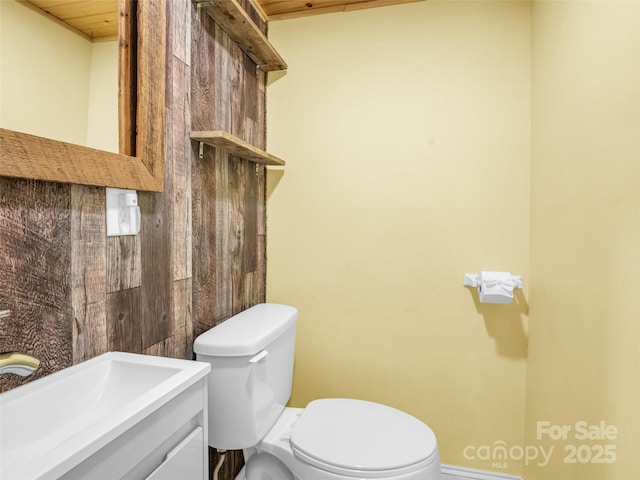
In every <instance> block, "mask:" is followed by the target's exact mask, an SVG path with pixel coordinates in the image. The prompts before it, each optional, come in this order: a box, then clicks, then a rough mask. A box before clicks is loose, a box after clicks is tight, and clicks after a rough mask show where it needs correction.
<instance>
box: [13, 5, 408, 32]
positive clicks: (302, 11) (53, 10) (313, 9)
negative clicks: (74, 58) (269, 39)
mask: <svg viewBox="0 0 640 480" xmlns="http://www.w3.org/2000/svg"><path fill="white" fill-rule="evenodd" d="M0 1H2V0H0ZM17 1H18V2H20V3H21V4H23V5H25V6H27V7H29V8H31V9H33V10H36V11H38V12H39V13H43V12H44V14H45V15H46V16H48V17H49V18H51V19H52V20H53V21H55V22H57V23H60V24H62V25H63V26H65V28H68V29H70V30H72V31H74V32H76V33H78V34H79V35H81V36H82V37H84V38H86V39H87V40H89V41H91V42H100V41H107V40H115V39H116V38H117V37H118V0H17ZM169 1H178V0H169ZM250 1H251V2H252V3H253V4H254V5H256V6H257V8H258V10H261V13H262V14H263V16H264V17H265V18H266V19H268V20H277V19H284V18H294V17H301V16H305V15H318V14H322V13H331V12H345V11H351V10H359V9H362V8H372V7H381V6H384V5H395V4H398V3H410V2H416V1H420V0H250Z"/></svg>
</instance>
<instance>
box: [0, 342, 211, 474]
mask: <svg viewBox="0 0 640 480" xmlns="http://www.w3.org/2000/svg"><path fill="white" fill-rule="evenodd" d="M209 371H210V366H209V365H208V364H205V363H201V362H193V361H189V360H179V359H171V358H163V357H152V356H147V355H137V354H131V353H120V352H112V353H106V354H104V355H101V356H99V357H96V358H93V359H91V360H88V361H86V362H83V363H80V364H78V365H74V366H72V367H70V368H66V369H64V370H62V371H60V372H56V373H54V374H52V375H49V376H47V377H44V378H42V379H39V380H36V381H34V382H32V383H29V384H26V385H24V386H22V387H18V388H16V389H14V390H10V391H8V392H6V393H3V394H1V395H0V478H2V479H3V480H25V479H30V480H36V479H42V480H44V479H59V478H60V479H65V480H71V479H87V478H91V479H104V480H112V479H114V478H119V479H148V480H164V479H176V478H180V479H184V480H192V479H193V480H196V479H197V480H203V479H206V478H207V476H208V446H207V443H208V435H207V428H206V425H207V375H208V373H209Z"/></svg>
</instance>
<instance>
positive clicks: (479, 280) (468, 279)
mask: <svg viewBox="0 0 640 480" xmlns="http://www.w3.org/2000/svg"><path fill="white" fill-rule="evenodd" d="M464 286H465V287H476V288H477V289H478V299H479V300H480V303H502V304H506V303H511V301H512V300H513V290H514V289H516V288H522V276H520V275H511V273H509V272H485V271H482V272H480V273H465V274H464Z"/></svg>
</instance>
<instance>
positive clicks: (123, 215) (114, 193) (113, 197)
mask: <svg viewBox="0 0 640 480" xmlns="http://www.w3.org/2000/svg"><path fill="white" fill-rule="evenodd" d="M139 232H140V207H139V206H138V194H137V193H136V191H135V190H125V189H122V188H107V236H108V237H116V236H120V235H137V234H138V233H139Z"/></svg>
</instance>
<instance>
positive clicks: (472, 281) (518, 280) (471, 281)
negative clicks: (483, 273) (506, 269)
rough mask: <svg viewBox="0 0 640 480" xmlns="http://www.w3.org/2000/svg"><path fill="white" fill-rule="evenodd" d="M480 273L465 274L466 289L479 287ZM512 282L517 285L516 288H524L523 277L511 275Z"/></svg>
mask: <svg viewBox="0 0 640 480" xmlns="http://www.w3.org/2000/svg"><path fill="white" fill-rule="evenodd" d="M479 275H480V274H479V273H465V274H464V286H465V287H477V286H478V277H479ZM511 280H512V281H513V282H514V283H515V287H514V288H522V275H511Z"/></svg>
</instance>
